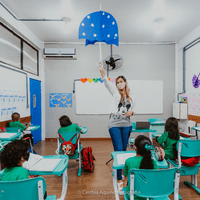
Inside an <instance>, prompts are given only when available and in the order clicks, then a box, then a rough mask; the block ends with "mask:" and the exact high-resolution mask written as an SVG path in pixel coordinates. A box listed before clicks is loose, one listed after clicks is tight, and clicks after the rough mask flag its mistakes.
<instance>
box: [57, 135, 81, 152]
mask: <svg viewBox="0 0 200 200" xmlns="http://www.w3.org/2000/svg"><path fill="white" fill-rule="evenodd" d="M58 135H59V136H60V137H61V139H62V140H63V142H66V141H65V140H64V138H63V137H62V136H61V135H60V133H58ZM76 135H78V136H77V140H76V144H75V145H74V147H75V149H76V146H77V144H78V140H79V133H76V134H75V135H74V136H73V137H72V138H71V139H70V140H69V142H71V141H72V140H73V138H74V137H75V136H76Z"/></svg>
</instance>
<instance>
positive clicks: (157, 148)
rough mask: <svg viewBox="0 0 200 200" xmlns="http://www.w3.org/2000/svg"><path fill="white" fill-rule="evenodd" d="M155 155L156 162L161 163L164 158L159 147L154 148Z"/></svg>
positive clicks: (163, 153)
mask: <svg viewBox="0 0 200 200" xmlns="http://www.w3.org/2000/svg"><path fill="white" fill-rule="evenodd" d="M155 155H156V158H157V160H158V161H163V160H164V158H165V151H164V150H163V149H162V148H160V147H156V148H155Z"/></svg>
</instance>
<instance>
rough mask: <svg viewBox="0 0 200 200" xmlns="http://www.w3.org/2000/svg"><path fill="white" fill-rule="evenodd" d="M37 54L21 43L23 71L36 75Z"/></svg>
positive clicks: (24, 43) (31, 48)
mask: <svg viewBox="0 0 200 200" xmlns="http://www.w3.org/2000/svg"><path fill="white" fill-rule="evenodd" d="M37 58H38V53H37V50H35V49H33V47H31V46H30V45H28V44H27V43H26V42H23V70H25V71H28V72H31V73H33V74H36V75H37V72H38V69H37V68H38V67H37V64H38V59H37Z"/></svg>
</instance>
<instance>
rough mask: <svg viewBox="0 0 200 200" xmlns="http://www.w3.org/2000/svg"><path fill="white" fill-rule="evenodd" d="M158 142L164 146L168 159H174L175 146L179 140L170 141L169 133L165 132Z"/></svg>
mask: <svg viewBox="0 0 200 200" xmlns="http://www.w3.org/2000/svg"><path fill="white" fill-rule="evenodd" d="M157 141H158V142H159V143H160V144H163V147H164V151H165V158H166V159H174V151H173V144H175V143H177V142H178V140H174V139H170V138H169V136H168V132H164V133H163V134H162V135H161V136H160V137H159V138H157Z"/></svg>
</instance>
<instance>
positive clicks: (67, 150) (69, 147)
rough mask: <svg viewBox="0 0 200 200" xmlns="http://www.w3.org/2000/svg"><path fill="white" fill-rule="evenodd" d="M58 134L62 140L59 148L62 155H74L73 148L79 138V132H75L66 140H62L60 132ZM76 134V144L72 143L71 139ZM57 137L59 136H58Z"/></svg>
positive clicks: (74, 148)
mask: <svg viewBox="0 0 200 200" xmlns="http://www.w3.org/2000/svg"><path fill="white" fill-rule="evenodd" d="M58 135H59V136H60V137H61V139H62V140H63V143H62V144H61V150H62V153H63V154H64V155H68V156H74V155H75V150H76V147H77V144H78V140H79V133H76V134H75V135H74V136H73V137H72V138H71V139H70V140H69V141H68V142H66V141H65V140H64V138H63V137H62V136H61V135H60V133H58ZM76 135H78V136H77V140H76V144H75V145H74V144H73V143H72V142H71V141H72V140H73V138H74V137H75V136H76ZM58 139H59V138H58Z"/></svg>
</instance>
